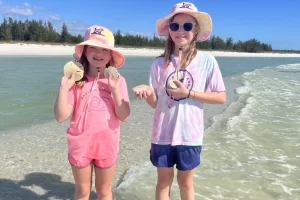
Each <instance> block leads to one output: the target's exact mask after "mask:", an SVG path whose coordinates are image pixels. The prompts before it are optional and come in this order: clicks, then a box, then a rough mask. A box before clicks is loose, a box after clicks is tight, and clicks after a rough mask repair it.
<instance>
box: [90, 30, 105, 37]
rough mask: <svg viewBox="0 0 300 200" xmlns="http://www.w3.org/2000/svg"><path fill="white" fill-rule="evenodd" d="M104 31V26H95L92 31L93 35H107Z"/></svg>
mask: <svg viewBox="0 0 300 200" xmlns="http://www.w3.org/2000/svg"><path fill="white" fill-rule="evenodd" d="M103 31H104V30H103V29H102V28H99V29H97V28H95V30H94V32H92V33H91V35H94V34H97V35H102V36H105V35H104V34H103Z"/></svg>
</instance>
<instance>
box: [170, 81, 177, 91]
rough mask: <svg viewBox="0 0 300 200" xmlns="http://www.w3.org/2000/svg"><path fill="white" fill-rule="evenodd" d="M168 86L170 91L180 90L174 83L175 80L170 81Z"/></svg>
mask: <svg viewBox="0 0 300 200" xmlns="http://www.w3.org/2000/svg"><path fill="white" fill-rule="evenodd" d="M168 85H169V88H170V89H176V88H178V86H177V85H176V84H175V83H174V81H173V80H170V81H169V84H168Z"/></svg>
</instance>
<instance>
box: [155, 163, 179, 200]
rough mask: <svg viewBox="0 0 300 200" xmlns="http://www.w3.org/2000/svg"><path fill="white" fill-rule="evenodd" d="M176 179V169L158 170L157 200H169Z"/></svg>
mask: <svg viewBox="0 0 300 200" xmlns="http://www.w3.org/2000/svg"><path fill="white" fill-rule="evenodd" d="M173 178H174V168H173V167H170V168H157V184H156V193H155V199H156V200H169V199H170V192H171V186H172V182H173Z"/></svg>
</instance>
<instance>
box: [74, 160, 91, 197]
mask: <svg viewBox="0 0 300 200" xmlns="http://www.w3.org/2000/svg"><path fill="white" fill-rule="evenodd" d="M72 172H73V176H74V181H75V195H74V200H88V199H89V196H90V192H91V186H92V184H91V181H92V172H93V166H92V165H89V166H87V167H84V168H78V167H74V166H72Z"/></svg>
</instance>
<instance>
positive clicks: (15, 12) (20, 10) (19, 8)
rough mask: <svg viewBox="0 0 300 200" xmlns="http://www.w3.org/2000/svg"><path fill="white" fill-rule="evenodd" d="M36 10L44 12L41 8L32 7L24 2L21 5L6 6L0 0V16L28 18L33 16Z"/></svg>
mask: <svg viewBox="0 0 300 200" xmlns="http://www.w3.org/2000/svg"><path fill="white" fill-rule="evenodd" d="M36 10H44V8H43V7H39V6H32V5H30V4H29V3H27V2H25V3H23V4H21V5H8V4H6V3H4V2H3V1H2V0H0V14H2V15H4V16H23V17H28V16H31V15H33V14H34V11H36Z"/></svg>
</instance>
